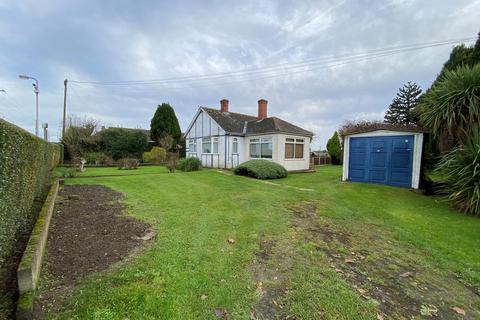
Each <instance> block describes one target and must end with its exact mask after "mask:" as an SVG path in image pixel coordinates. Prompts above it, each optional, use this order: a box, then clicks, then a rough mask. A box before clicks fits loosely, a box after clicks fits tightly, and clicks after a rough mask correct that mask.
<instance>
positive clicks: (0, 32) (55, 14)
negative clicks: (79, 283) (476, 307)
mask: <svg viewBox="0 0 480 320" xmlns="http://www.w3.org/2000/svg"><path fill="white" fill-rule="evenodd" d="M479 12H480V0H475V1H462V0H455V1H453V0H450V1H440V0H438V1H433V0H430V1H427V0H418V1H414V0H389V1H367V0H366V1H354V0H350V1H321V0H320V1H306V0H305V1H266V0H255V1H250V0H242V1H228V0H223V1H221V0H218V1H133V0H132V1H127V0H121V1H113V0H112V1H91V0H82V1H76V0H69V1H65V0H48V1H46V0H35V1H33V0H21V1H20V0H10V1H8V0H0V90H2V89H3V90H5V91H6V94H5V93H3V92H0V117H1V118H4V119H6V120H7V121H10V122H12V123H14V124H16V125H18V126H20V127H22V128H24V129H26V130H28V131H30V132H34V127H35V96H34V92H33V87H32V86H31V81H26V80H22V79H19V78H18V75H19V74H27V75H29V76H33V77H36V78H37V79H38V80H39V83H40V84H39V89H40V94H39V109H40V117H39V119H40V123H48V124H49V135H50V139H51V140H58V139H59V137H60V135H61V122H62V112H63V81H64V79H69V85H68V99H67V101H68V104H67V112H68V115H69V116H74V117H79V118H91V119H95V120H96V121H98V122H99V123H100V124H101V125H105V126H122V127H130V128H147V129H148V128H149V127H150V120H151V118H152V116H153V113H154V112H155V109H156V107H157V105H158V104H161V103H162V102H168V103H170V104H171V105H172V106H173V107H174V109H175V112H176V114H177V117H178V119H179V122H180V126H181V128H182V130H185V129H186V128H187V126H188V124H189V123H190V121H191V120H192V117H193V116H194V114H195V112H196V110H197V108H198V107H199V106H208V107H212V108H219V107H220V103H219V101H220V100H221V99H223V98H227V99H229V100H230V111H232V112H240V113H247V114H252V115H256V114H257V101H258V100H259V99H262V98H263V99H267V100H268V115H269V116H277V117H279V118H282V119H284V120H286V121H289V122H291V123H294V124H296V125H299V126H301V127H303V128H305V129H308V130H310V131H312V132H314V133H315V138H314V145H313V149H320V148H322V149H323V148H325V145H326V142H327V140H328V138H329V137H330V136H331V135H332V134H333V132H334V131H335V130H336V129H337V128H338V127H339V126H340V125H341V124H342V123H343V122H344V121H346V120H363V119H368V120H373V119H382V118H383V115H384V113H385V110H386V109H387V107H388V105H389V104H390V102H391V100H392V98H393V97H394V96H395V94H396V92H397V91H398V88H399V87H401V86H402V85H403V84H404V83H405V82H407V81H414V82H416V83H417V84H419V85H420V86H421V88H422V89H426V88H428V87H429V86H430V84H431V83H432V81H433V79H434V78H435V77H436V75H437V74H438V73H439V71H440V69H441V66H442V64H443V63H444V62H445V61H446V60H447V59H448V56H449V53H450V51H451V49H452V47H453V44H448V45H444V46H436V47H429V48H424V49H421V50H409V51H401V52H396V53H395V54H388V55H387V54H386V55H383V56H379V57H375V58H372V57H370V58H369V59H356V60H349V61H348V62H345V61H346V60H342V59H345V57H346V56H349V55H350V56H351V55H354V54H362V53H365V52H372V50H377V49H384V48H393V47H403V46H407V45H412V44H424V43H430V42H434V41H443V40H451V39H464V38H472V39H473V38H475V37H476V36H477V33H478V32H479V31H480V23H479V21H480V20H479ZM465 43H466V44H471V43H473V41H465ZM326 58H328V59H329V60H321V59H326ZM312 61H316V63H311V62H312ZM319 61H320V62H319ZM306 62H307V63H306ZM302 63H306V64H304V65H302V66H301V67H299V65H298V64H302ZM271 66H277V67H276V68H275V69H265V68H268V67H271ZM293 67H295V68H293ZM242 70H251V71H250V72H247V73H238V71H242ZM212 75H218V76H212ZM202 77H203V78H202ZM151 79H174V80H169V81H157V82H146V83H145V82H144V83H139V82H136V83H131V82H130V83H129V82H122V83H121V85H105V84H104V83H103V84H102V82H112V81H113V82H115V81H116V82H118V81H137V80H151ZM75 81H86V82H100V83H93V84H92V83H79V82H75Z"/></svg>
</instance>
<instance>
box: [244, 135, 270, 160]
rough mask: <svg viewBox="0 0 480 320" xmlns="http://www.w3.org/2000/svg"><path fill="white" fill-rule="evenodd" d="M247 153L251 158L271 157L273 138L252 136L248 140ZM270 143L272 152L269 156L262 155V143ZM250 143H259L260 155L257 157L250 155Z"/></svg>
mask: <svg viewBox="0 0 480 320" xmlns="http://www.w3.org/2000/svg"><path fill="white" fill-rule="evenodd" d="M248 142H249V143H248V155H249V157H250V158H251V159H273V139H272V138H271V137H269V138H252V139H250V140H249V141H248ZM265 143H270V145H271V150H272V154H271V156H270V157H264V156H263V154H262V144H265ZM252 144H259V145H260V156H259V157H252V152H251V150H250V146H251V145H252Z"/></svg>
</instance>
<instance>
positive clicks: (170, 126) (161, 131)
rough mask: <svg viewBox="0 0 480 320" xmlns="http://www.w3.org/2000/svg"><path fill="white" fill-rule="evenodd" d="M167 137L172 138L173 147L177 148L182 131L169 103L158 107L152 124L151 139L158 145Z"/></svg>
mask: <svg viewBox="0 0 480 320" xmlns="http://www.w3.org/2000/svg"><path fill="white" fill-rule="evenodd" d="M166 136H170V137H172V138H173V146H176V145H177V144H179V143H180V139H181V137H182V131H181V130H180V125H179V124H178V119H177V116H176V115H175V111H174V110H173V108H172V107H171V106H170V104H168V103H162V104H161V105H159V106H158V108H157V110H156V111H155V114H154V116H153V118H152V121H151V122H150V137H151V138H152V140H153V141H155V142H156V143H158V142H159V140H160V139H161V138H165V137H166Z"/></svg>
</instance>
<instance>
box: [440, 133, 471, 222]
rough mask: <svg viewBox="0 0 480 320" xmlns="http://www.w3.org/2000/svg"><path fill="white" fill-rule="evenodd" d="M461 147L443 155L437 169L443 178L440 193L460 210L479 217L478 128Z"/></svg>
mask: <svg viewBox="0 0 480 320" xmlns="http://www.w3.org/2000/svg"><path fill="white" fill-rule="evenodd" d="M473 131H474V132H473V136H472V137H471V138H470V139H468V140H467V142H466V143H465V144H464V145H463V146H459V147H456V148H455V149H453V150H452V151H450V152H448V153H447V154H445V155H444V156H443V157H442V159H441V160H440V163H439V165H438V167H437V172H438V173H440V174H441V175H442V176H443V177H444V184H443V185H442V189H443V190H442V191H445V192H447V193H448V194H449V196H448V197H449V199H450V200H452V201H453V202H454V203H455V204H456V205H457V206H458V207H459V209H460V210H462V211H463V212H465V213H469V214H473V215H480V127H478V126H477V127H476V129H473Z"/></svg>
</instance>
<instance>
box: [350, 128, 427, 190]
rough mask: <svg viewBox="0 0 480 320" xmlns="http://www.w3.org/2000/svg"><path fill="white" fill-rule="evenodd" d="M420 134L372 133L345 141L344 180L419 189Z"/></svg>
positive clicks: (421, 141) (384, 131) (383, 131)
mask: <svg viewBox="0 0 480 320" xmlns="http://www.w3.org/2000/svg"><path fill="white" fill-rule="evenodd" d="M422 145H423V133H422V132H412V131H390V130H374V131H370V132H362V133H356V134H349V135H346V136H345V137H344V157H343V158H344V163H343V180H344V181H353V182H367V183H377V184H385V185H391V186H396V187H403V188H413V189H418V187H419V183H420V167H421V158H422Z"/></svg>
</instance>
